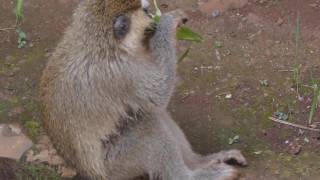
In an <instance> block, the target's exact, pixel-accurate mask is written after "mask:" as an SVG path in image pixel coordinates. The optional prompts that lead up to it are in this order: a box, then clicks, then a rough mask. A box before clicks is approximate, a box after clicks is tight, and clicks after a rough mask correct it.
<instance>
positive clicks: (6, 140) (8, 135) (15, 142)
mask: <svg viewBox="0 0 320 180" xmlns="http://www.w3.org/2000/svg"><path fill="white" fill-rule="evenodd" d="M0 144H1V146H0V157H3V158H9V159H14V160H20V158H21V156H22V155H23V154H24V153H25V152H26V151H27V150H28V149H30V148H31V147H32V145H33V143H32V141H31V140H30V139H28V138H27V137H26V136H25V135H24V134H22V133H21V128H20V127H19V126H17V125H7V124H0Z"/></svg>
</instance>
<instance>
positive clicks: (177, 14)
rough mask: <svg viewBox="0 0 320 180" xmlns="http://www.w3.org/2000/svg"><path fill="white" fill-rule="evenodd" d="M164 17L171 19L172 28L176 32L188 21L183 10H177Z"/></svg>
mask: <svg viewBox="0 0 320 180" xmlns="http://www.w3.org/2000/svg"><path fill="white" fill-rule="evenodd" d="M162 17H164V18H170V19H171V20H172V23H173V24H172V25H173V26H172V27H173V28H174V30H176V28H177V27H179V26H180V25H182V24H185V23H186V22H187V21H188V16H187V14H186V13H185V12H183V11H182V10H181V9H177V10H174V11H171V12H168V13H165V14H164V15H163V16H162Z"/></svg>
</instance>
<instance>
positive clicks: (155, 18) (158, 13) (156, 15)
mask: <svg viewBox="0 0 320 180" xmlns="http://www.w3.org/2000/svg"><path fill="white" fill-rule="evenodd" d="M153 4H154V7H155V9H156V14H155V15H154V17H153V19H154V21H155V22H156V23H159V22H160V19H161V16H162V12H161V10H160V9H159V7H158V5H157V1H156V0H153Z"/></svg>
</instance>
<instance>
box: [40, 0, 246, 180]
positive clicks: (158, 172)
mask: <svg viewBox="0 0 320 180" xmlns="http://www.w3.org/2000/svg"><path fill="white" fill-rule="evenodd" d="M148 8H149V2H148V1H147V0H83V1H82V2H80V4H79V5H78V7H77V8H76V10H75V12H74V15H73V21H72V23H71V25H70V26H69V27H68V28H67V29H66V32H65V34H64V35H63V37H62V40H61V41H60V42H59V43H58V45H57V47H56V49H55V51H54V52H53V54H52V55H51V57H50V58H49V61H48V63H47V66H46V68H45V69H44V72H43V75H42V78H41V82H40V99H41V104H42V108H43V114H44V126H45V129H46V130H47V132H48V134H49V136H50V138H51V140H52V142H53V144H54V146H55V147H56V149H57V150H58V152H59V153H60V154H61V155H62V156H63V157H64V159H65V160H66V161H67V162H68V163H70V165H72V166H73V167H75V168H76V170H77V172H78V173H79V175H80V176H82V177H86V178H87V179H90V180H129V179H134V178H136V177H140V176H141V175H147V176H148V177H149V179H151V180H154V179H163V180H213V179H215V180H227V179H236V178H237V177H238V176H239V172H238V170H236V169H235V168H234V167H232V166H231V165H229V164H227V162H229V161H231V160H233V161H235V162H237V163H238V164H239V165H246V164H247V162H246V159H245V158H244V156H243V155H242V154H241V152H240V151H239V150H229V151H221V152H218V153H214V154H211V155H207V156H202V155H199V154H197V153H195V152H194V151H193V150H192V148H191V145H190V144H189V142H188V140H187V139H186V137H185V135H184V133H183V131H182V130H181V129H180V128H179V127H178V125H177V124H176V123H175V122H174V120H172V118H171V117H170V115H169V113H168V111H167V106H168V103H169V101H170V98H171V96H172V94H173V92H174V88H175V81H176V78H175V77H176V67H177V58H176V54H177V53H176V44H177V42H176V37H175V35H176V30H177V28H178V27H179V26H180V25H181V24H183V23H184V21H185V20H186V18H187V16H186V14H185V13H184V12H183V11H182V10H175V11H172V12H168V13H165V14H163V15H162V16H161V19H160V22H159V23H155V22H154V20H153V18H152V17H151V16H150V13H148Z"/></svg>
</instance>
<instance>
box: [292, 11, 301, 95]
mask: <svg viewBox="0 0 320 180" xmlns="http://www.w3.org/2000/svg"><path fill="white" fill-rule="evenodd" d="M294 36H295V55H294V59H295V67H294V68H293V79H294V82H295V88H296V92H297V94H298V97H300V93H299V87H300V82H301V80H300V70H301V64H299V63H298V58H299V48H300V16H299V15H298V16H297V23H296V29H295V33H294Z"/></svg>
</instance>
